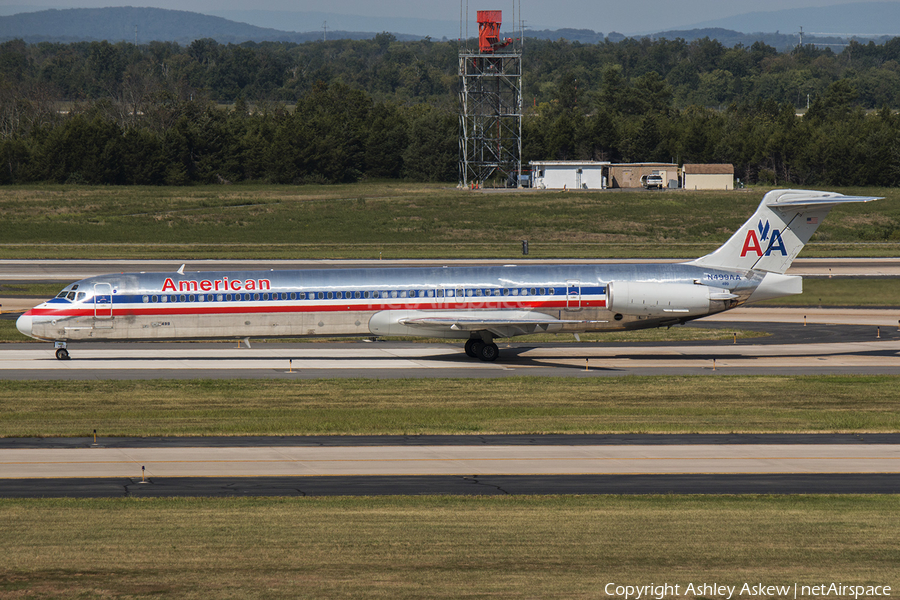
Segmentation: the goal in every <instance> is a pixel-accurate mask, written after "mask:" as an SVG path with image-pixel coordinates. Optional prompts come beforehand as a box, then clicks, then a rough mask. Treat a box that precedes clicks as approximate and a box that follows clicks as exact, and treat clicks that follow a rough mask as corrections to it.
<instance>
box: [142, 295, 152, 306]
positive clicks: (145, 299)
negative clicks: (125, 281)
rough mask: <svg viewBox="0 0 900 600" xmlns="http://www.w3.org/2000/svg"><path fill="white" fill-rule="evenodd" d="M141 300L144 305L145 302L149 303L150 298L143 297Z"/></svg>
mask: <svg viewBox="0 0 900 600" xmlns="http://www.w3.org/2000/svg"><path fill="white" fill-rule="evenodd" d="M141 300H142V301H143V302H144V304H146V303H147V302H150V296H144V297H143V298H141Z"/></svg>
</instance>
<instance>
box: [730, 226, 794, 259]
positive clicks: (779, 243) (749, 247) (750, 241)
mask: <svg viewBox="0 0 900 600" xmlns="http://www.w3.org/2000/svg"><path fill="white" fill-rule="evenodd" d="M756 229H757V230H759V235H756V231H754V230H752V229H751V230H749V231H748V232H747V237H745V238H744V247H743V248H741V258H743V257H745V256H747V254H749V253H754V254H756V255H757V256H760V257H761V256H769V255H771V254H772V252H773V251H775V250H778V251H779V252H781V255H782V256H787V250H786V249H785V247H784V241H783V240H782V239H781V232H780V231H778V230H777V229H773V230H772V234H771V235H769V222H768V221H766V224H765V225H763V222H762V219H760V221H759V224H758V225H757V226H756ZM767 240H768V242H769V243H768V245H767V246H766V251H765V253H763V249H762V244H761V242H765V241H767Z"/></svg>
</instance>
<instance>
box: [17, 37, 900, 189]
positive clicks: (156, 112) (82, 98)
mask: <svg viewBox="0 0 900 600" xmlns="http://www.w3.org/2000/svg"><path fill="white" fill-rule="evenodd" d="M457 50H458V48H457V45H456V43H455V42H452V43H447V42H432V41H430V40H423V41H419V42H398V41H396V40H395V39H393V37H392V36H391V35H390V34H380V35H379V36H376V37H375V38H374V39H372V40H357V41H353V40H335V41H329V42H327V43H323V42H314V43H308V44H285V43H282V44H276V43H271V44H265V43H263V44H252V43H250V44H241V45H230V44H229V45H223V44H217V43H216V42H214V41H211V40H197V41H195V42H194V43H192V44H191V45H190V46H186V47H181V46H178V45H177V44H171V43H162V42H154V43H151V44H148V45H142V46H134V45H132V44H127V43H121V44H109V43H105V42H91V43H87V42H85V43H75V44H49V43H41V44H34V45H29V44H25V43H23V42H21V41H12V42H7V43H4V44H0V183H18V182H30V181H55V182H81V183H91V184H149V185H157V184H182V185H183V184H190V183H195V182H203V183H206V182H222V181H246V180H254V181H271V182H277V183H292V182H295V183H300V182H349V181H357V180H359V179H362V178H407V179H411V180H430V181H455V180H456V179H457V160H458V149H457V135H458V126H457V122H458V118H457V106H456V95H455V94H456V91H457V86H458V77H457V74H456V68H457ZM523 64H524V65H525V77H524V78H525V97H526V108H527V110H526V114H525V118H524V121H523V128H524V132H523V140H524V148H523V154H524V156H523V158H524V160H525V161H526V163H527V161H528V160H547V159H561V160H564V159H570V160H571V159H594V160H613V161H666V162H668V161H674V162H678V163H684V162H704V163H705V162H727V163H732V164H734V165H735V167H736V176H738V177H740V178H742V179H744V180H746V181H750V182H754V181H765V182H771V183H776V184H791V183H796V184H805V185H812V184H821V185H862V184H866V185H896V184H897V182H898V179H900V145H898V142H897V141H895V140H898V139H900V136H898V133H900V131H898V128H900V124H898V119H897V117H896V116H895V115H894V113H893V112H892V108H893V107H894V106H895V105H896V102H897V99H898V98H900V38H895V39H893V40H889V41H888V42H886V43H884V44H881V45H875V44H857V43H855V42H854V43H852V44H851V45H850V46H848V47H847V48H845V49H844V50H843V51H842V52H841V53H839V54H836V53H833V52H831V51H830V50H828V49H817V48H814V47H812V46H807V47H803V48H797V49H795V50H794V51H791V52H785V53H779V52H776V51H775V50H774V49H773V48H771V47H768V46H766V45H765V44H760V43H757V44H753V45H752V46H751V47H742V46H738V47H735V48H725V47H724V46H722V45H721V44H719V43H718V42H716V41H715V40H708V39H706V40H698V41H695V42H690V43H688V42H684V41H683V40H675V41H668V40H658V41H651V40H647V39H642V40H633V39H627V40H623V41H621V42H617V43H611V42H609V41H605V42H602V43H598V44H580V43H577V42H576V43H568V42H564V41H541V40H528V41H527V43H526V49H525V57H524V60H523ZM806 90H809V91H806ZM807 94H809V110H808V111H807V112H806V114H805V115H804V116H802V117H801V116H798V115H797V112H798V104H799V105H801V106H802V107H804V108H805V106H806V101H807ZM223 101H228V102H229V105H228V106H223V105H222V102H223ZM872 109H877V110H874V111H873V110H872Z"/></svg>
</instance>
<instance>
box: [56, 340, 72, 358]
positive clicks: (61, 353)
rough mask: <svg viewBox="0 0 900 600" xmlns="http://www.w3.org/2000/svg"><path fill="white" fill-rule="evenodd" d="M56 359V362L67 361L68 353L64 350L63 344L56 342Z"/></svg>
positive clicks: (64, 344)
mask: <svg viewBox="0 0 900 600" xmlns="http://www.w3.org/2000/svg"><path fill="white" fill-rule="evenodd" d="M55 346H56V358H57V359H58V360H69V351H68V350H66V343H65V342H56V344H55Z"/></svg>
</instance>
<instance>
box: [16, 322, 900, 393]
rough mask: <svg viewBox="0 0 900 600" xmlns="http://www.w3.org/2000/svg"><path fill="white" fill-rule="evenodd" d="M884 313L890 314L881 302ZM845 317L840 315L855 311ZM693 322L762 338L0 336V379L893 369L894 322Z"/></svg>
mask: <svg viewBox="0 0 900 600" xmlns="http://www.w3.org/2000/svg"><path fill="white" fill-rule="evenodd" d="M884 312H886V313H887V314H888V316H886V317H883V319H884V320H885V321H886V322H887V321H888V320H893V317H894V316H895V314H896V313H894V312H893V311H884ZM855 318H856V317H854V316H850V317H848V318H846V319H845V320H854V319H855ZM692 326H699V327H718V328H724V329H726V330H729V329H747V330H760V331H764V332H768V333H770V335H769V336H767V337H762V338H747V339H742V340H738V342H737V343H736V344H735V343H733V342H732V341H731V340H723V341H717V342H641V343H609V342H580V343H579V342H575V341H574V338H573V337H571V336H558V337H554V336H548V337H547V341H546V342H539V343H522V342H515V341H510V342H502V343H500V344H499V346H500V352H501V355H500V358H499V359H498V360H497V361H496V362H493V363H486V362H482V361H478V360H473V359H470V358H469V357H467V356H466V355H465V353H464V351H463V348H462V344H461V343H417V342H385V341H379V342H362V341H348V342H310V343H296V342H290V343H281V342H269V343H263V342H255V341H252V342H251V348H246V347H245V346H243V345H241V344H240V343H239V342H238V341H237V340H235V341H233V342H222V343H199V342H198V343H193V342H179V343H163V342H155V343H114V342H100V343H83V344H77V343H76V344H71V345H70V346H69V352H70V355H71V356H72V359H71V360H68V361H60V360H57V359H56V358H55V356H54V351H53V345H52V344H50V343H23V344H7V345H0V378H3V379H19V380H29V379H40V380H80V379H321V378H349V377H353V378H357V377H363V378H365V377H374V378H380V379H397V378H426V377H427V378H436V377H454V378H456V377H464V378H473V379H478V378H496V377H514V376H556V377H610V376H624V375H672V374H682V375H734V374H755V375H769V374H793V375H816V374H869V375H874V374H881V375H892V374H900V330H898V328H897V327H896V326H890V327H889V326H884V327H881V326H877V325H841V324H822V323H808V324H807V325H805V326H804V325H803V324H802V323H780V322H776V323H772V322H765V321H749V322H739V321H738V322H729V321H709V320H708V319H704V320H701V321H698V322H696V323H695V324H693V325H692Z"/></svg>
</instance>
